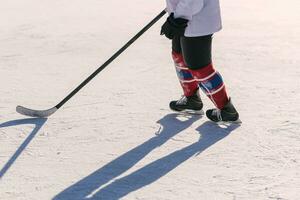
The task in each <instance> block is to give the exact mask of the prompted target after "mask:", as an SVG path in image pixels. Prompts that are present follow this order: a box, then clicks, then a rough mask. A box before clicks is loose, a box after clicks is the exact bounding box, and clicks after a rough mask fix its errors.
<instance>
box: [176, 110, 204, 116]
mask: <svg viewBox="0 0 300 200" xmlns="http://www.w3.org/2000/svg"><path fill="white" fill-rule="evenodd" d="M173 111H175V112H178V113H182V114H187V115H201V116H202V115H204V111H203V110H182V111H177V110H173Z"/></svg>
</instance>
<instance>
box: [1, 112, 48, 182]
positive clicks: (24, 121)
mask: <svg viewBox="0 0 300 200" xmlns="http://www.w3.org/2000/svg"><path fill="white" fill-rule="evenodd" d="M46 121H47V119H46V118H29V119H20V120H13V121H8V122H4V123H2V124H0V128H4V127H10V126H18V125H24V124H34V125H35V127H34V129H33V130H32V132H31V133H30V134H29V136H28V137H27V138H26V139H25V141H24V142H23V143H22V144H21V146H20V147H19V148H18V149H17V151H16V152H15V153H14V154H13V155H12V157H11V158H10V159H9V160H8V161H7V163H6V164H5V165H4V166H3V168H2V169H1V170H0V179H1V178H2V177H3V176H4V175H5V173H6V172H7V171H8V170H9V168H10V167H11V166H12V165H13V163H14V162H15V161H16V160H17V159H18V157H19V156H20V155H21V154H22V152H23V151H24V150H25V149H26V147H27V146H28V144H29V143H30V142H31V141H32V139H33V138H34V137H35V136H36V134H37V133H38V132H39V130H40V129H41V128H42V126H43V125H44V124H45V122H46Z"/></svg>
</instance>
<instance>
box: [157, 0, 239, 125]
mask: <svg viewBox="0 0 300 200" xmlns="http://www.w3.org/2000/svg"><path fill="white" fill-rule="evenodd" d="M167 11H168V13H169V17H168V18H167V20H166V22H165V23H164V24H163V26H162V28H161V35H165V36H166V37H167V38H169V39H171V40H172V57H173V60H174V63H175V67H176V71H177V76H178V79H179V81H180V84H181V86H182V89H183V93H184V95H183V96H182V98H181V99H179V100H177V101H171V102H170V108H171V109H172V110H174V111H193V112H201V111H202V108H203V103H202V101H201V98H200V96H199V92H198V90H199V87H200V88H201V89H202V91H203V92H204V93H205V94H206V95H207V96H208V97H209V98H210V100H211V101H212V102H213V103H214V105H215V106H216V108H214V109H209V110H207V111H206V116H207V117H208V118H209V119H210V120H212V121H215V122H220V121H225V122H234V121H239V114H238V112H237V110H236V109H235V107H234V106H233V104H232V102H231V99H230V98H229V97H228V95H227V92H226V89H225V84H224V82H223V79H222V77H221V75H220V73H219V72H217V71H216V70H215V68H214V66H213V63H212V59H211V57H212V56H211V46H212V36H213V34H214V33H215V32H218V31H220V30H221V29H222V23H221V15H220V5H219V0H167ZM202 112H203V111H202Z"/></svg>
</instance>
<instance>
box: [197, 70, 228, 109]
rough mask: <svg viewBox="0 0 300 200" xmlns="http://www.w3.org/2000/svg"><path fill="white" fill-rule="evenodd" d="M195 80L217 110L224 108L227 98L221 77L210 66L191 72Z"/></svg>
mask: <svg viewBox="0 0 300 200" xmlns="http://www.w3.org/2000/svg"><path fill="white" fill-rule="evenodd" d="M191 72H192V74H193V77H194V79H195V80H197V81H198V82H199V86H200V88H201V89H202V90H203V92H204V93H205V94H206V95H207V96H208V97H209V98H210V100H211V101H212V102H213V103H214V104H215V106H216V107H217V108H218V109H222V108H224V106H225V105H226V104H227V103H228V101H229V98H228V95H227V92H226V89H225V84H224V82H223V79H222V76H221V75H220V73H219V72H217V71H216V70H215V69H214V67H213V65H212V64H209V65H207V66H206V67H204V68H201V69H197V70H191Z"/></svg>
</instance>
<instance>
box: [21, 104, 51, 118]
mask: <svg viewBox="0 0 300 200" xmlns="http://www.w3.org/2000/svg"><path fill="white" fill-rule="evenodd" d="M16 111H17V112H18V113H20V114H22V115H26V116H29V117H39V118H46V117H49V116H50V115H52V114H53V113H55V112H56V111H57V108H56V107H53V108H50V109H48V110H32V109H29V108H25V107H23V106H17V108H16Z"/></svg>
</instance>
